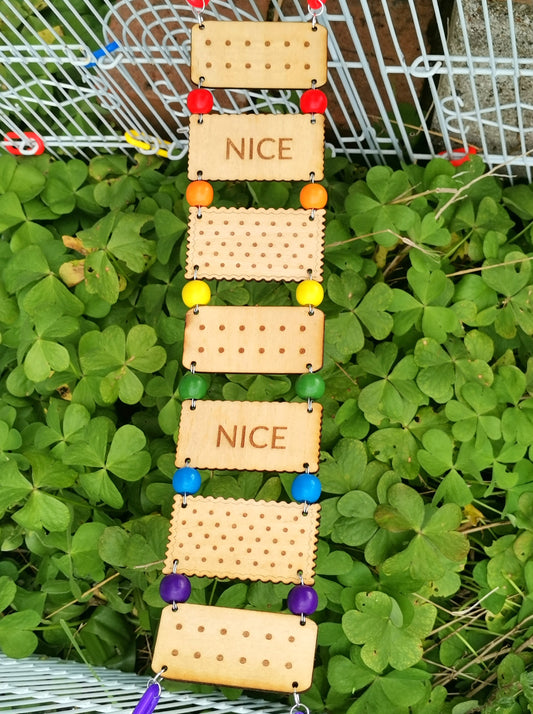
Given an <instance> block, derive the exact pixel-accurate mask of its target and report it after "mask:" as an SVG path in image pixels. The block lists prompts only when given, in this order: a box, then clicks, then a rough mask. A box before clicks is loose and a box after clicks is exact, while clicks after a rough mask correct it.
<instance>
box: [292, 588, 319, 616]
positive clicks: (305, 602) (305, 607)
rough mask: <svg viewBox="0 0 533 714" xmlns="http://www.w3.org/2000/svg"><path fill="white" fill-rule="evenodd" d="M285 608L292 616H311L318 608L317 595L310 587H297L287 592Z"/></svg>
mask: <svg viewBox="0 0 533 714" xmlns="http://www.w3.org/2000/svg"><path fill="white" fill-rule="evenodd" d="M287 606H288V608H289V610H290V611H291V612H292V614H293V615H312V614H313V612H315V610H316V609H317V607H318V595H317V593H316V590H314V588H312V587H311V586H310V585H297V586H296V587H294V588H293V589H292V590H291V591H290V592H289V597H288V598H287Z"/></svg>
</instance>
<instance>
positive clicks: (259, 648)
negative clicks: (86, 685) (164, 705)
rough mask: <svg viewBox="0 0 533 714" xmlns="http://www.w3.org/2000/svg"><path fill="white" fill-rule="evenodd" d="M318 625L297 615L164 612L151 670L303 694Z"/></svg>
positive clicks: (200, 609) (190, 607)
mask: <svg viewBox="0 0 533 714" xmlns="http://www.w3.org/2000/svg"><path fill="white" fill-rule="evenodd" d="M316 639H317V626H316V623H315V622H313V621H312V620H309V619H307V621H306V623H305V625H304V626H301V625H300V620H299V618H298V617H297V616H295V615H285V614H282V613H273V612H258V611H256V610H237V609H234V608H226V607H210V606H208V605H194V604H188V603H184V604H182V605H179V606H178V609H177V610H176V611H175V612H173V610H172V606H171V605H169V606H168V607H166V608H164V610H163V612H162V616H161V622H160V625H159V632H158V635H157V640H156V643H155V649H154V657H153V661H152V669H153V670H154V672H160V671H161V670H162V669H163V668H164V667H166V671H165V673H164V677H165V678H167V679H177V680H181V681H185V682H204V683H208V684H217V685H226V686H230V687H243V688H246V689H261V690H265V691H273V692H293V691H294V690H297V691H300V692H301V691H305V690H306V689H309V687H310V686H311V681H312V676H313V663H314V656H315V648H316Z"/></svg>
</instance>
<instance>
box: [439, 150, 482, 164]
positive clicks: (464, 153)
mask: <svg viewBox="0 0 533 714" xmlns="http://www.w3.org/2000/svg"><path fill="white" fill-rule="evenodd" d="M474 154H477V149H476V148H474V147H473V146H469V147H468V148H467V149H463V148H461V149H454V150H453V151H452V153H451V154H449V153H448V152H447V151H441V152H440V154H439V156H442V157H443V158H445V159H449V161H450V164H451V165H452V166H462V165H463V164H464V163H465V162H466V161H470V157H471V156H474Z"/></svg>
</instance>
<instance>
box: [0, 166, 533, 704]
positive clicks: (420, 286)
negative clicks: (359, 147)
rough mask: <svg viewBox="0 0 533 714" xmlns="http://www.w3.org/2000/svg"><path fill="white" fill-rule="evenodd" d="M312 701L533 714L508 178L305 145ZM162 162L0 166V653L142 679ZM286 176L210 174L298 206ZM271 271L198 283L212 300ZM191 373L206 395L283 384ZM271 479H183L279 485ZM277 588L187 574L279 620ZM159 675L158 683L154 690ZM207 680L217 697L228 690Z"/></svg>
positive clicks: (172, 273)
mask: <svg viewBox="0 0 533 714" xmlns="http://www.w3.org/2000/svg"><path fill="white" fill-rule="evenodd" d="M326 172H327V176H326V181H325V182H324V183H325V185H327V188H328V192H329V196H330V202H329V206H328V227H327V233H326V251H325V274H324V284H325V286H326V294H327V297H326V299H325V301H324V303H323V305H322V308H323V309H324V311H325V313H326V317H327V320H326V324H327V328H326V348H325V366H324V369H323V375H324V377H325V380H326V385H327V391H326V395H325V396H324V398H323V400H322V402H323V405H324V414H325V416H324V424H323V439H322V456H321V468H320V478H321V480H322V484H323V495H322V523H321V531H320V545H319V551H318V568H317V572H318V576H317V584H316V587H317V590H318V592H319V596H320V604H319V610H318V612H317V614H316V619H317V621H318V622H319V623H320V625H319V649H318V653H317V663H316V672H315V678H314V684H313V688H312V689H311V690H310V692H309V693H308V694H307V695H306V696H305V701H306V703H307V704H308V706H309V707H310V708H311V710H312V711H313V712H330V714H343V713H345V712H349V714H359V713H363V712H382V711H383V712H385V711H386V712H388V713H390V714H408V713H410V712H411V713H412V714H432V713H435V714H441V713H442V712H449V713H450V714H451V713H453V714H464V713H466V712H485V713H486V714H495V713H496V712H498V713H506V714H515V713H518V712H523V711H532V710H533V672H532V669H531V654H530V649H531V642H532V641H533V561H532V559H531V555H532V553H533V466H532V463H531V456H532V441H533V439H532V434H533V399H532V397H531V395H532V394H533V359H532V358H531V357H530V355H531V354H532V352H533V349H532V348H533V339H532V334H533V311H532V296H533V276H532V272H531V259H532V256H533V252H532V249H531V239H532V227H533V190H532V189H531V188H530V187H529V186H527V185H525V184H517V185H516V186H514V187H510V186H507V187H504V184H503V183H502V181H501V180H500V179H499V178H498V177H497V176H495V175H493V174H494V173H496V172H492V174H491V173H490V172H487V171H486V168H485V167H484V165H483V163H482V161H481V159H480V158H478V157H473V158H472V159H471V160H470V161H469V162H467V163H465V164H464V165H463V166H461V167H459V168H457V169H456V168H454V167H453V166H451V165H450V164H449V163H448V162H447V161H445V160H444V159H434V160H433V161H431V162H429V163H428V164H427V165H426V166H425V167H423V166H405V167H402V168H401V169H399V170H393V169H392V168H387V167H383V166H378V167H374V168H372V169H370V170H369V171H368V172H366V171H365V170H362V169H359V168H358V167H356V166H353V165H350V164H348V162H347V161H346V160H345V159H343V158H330V159H329V160H328V161H327V162H326ZM187 183H188V182H187V179H186V176H185V173H184V165H183V164H182V163H180V162H174V163H167V162H164V160H163V159H160V158H157V157H153V156H152V157H146V156H137V157H136V158H135V160H128V159H127V158H126V157H122V156H104V157H96V158H94V159H93V160H92V161H91V162H90V164H89V165H86V164H85V163H83V162H82V161H79V160H77V159H71V160H65V161H56V160H53V159H51V158H50V157H48V156H46V155H44V156H40V157H35V158H25V159H21V160H17V159H15V158H14V157H12V156H8V155H4V156H2V157H0V233H1V236H2V239H1V240H0V334H1V343H0V474H1V477H0V481H1V489H0V514H1V516H2V517H1V520H0V547H1V549H2V559H1V561H0V611H1V612H2V613H3V614H2V615H1V616H0V647H1V648H2V649H3V650H4V652H6V653H7V654H8V655H10V656H13V657H24V656H27V655H29V654H31V653H32V652H34V651H36V652H39V653H42V654H48V655H54V656H60V657H63V658H70V659H77V660H83V661H87V662H88V663H90V664H91V665H101V664H105V665H107V666H109V667H116V668H121V669H124V670H128V671H139V672H147V671H148V668H149V661H150V651H151V643H152V637H153V634H154V632H155V629H156V627H157V623H158V620H159V611H160V609H161V608H162V607H163V603H162V601H161V600H160V598H159V595H158V583H159V580H160V577H161V576H160V570H161V561H162V558H163V555H164V551H165V544H166V538H167V530H168V518H169V515H170V508H171V501H172V495H173V491H172V486H171V477H172V474H173V471H174V466H173V462H174V453H173V452H174V445H175V436H176V430H177V427H178V420H179V413H180V404H181V400H180V394H179V387H178V384H179V380H180V377H181V375H182V368H181V365H180V357H181V352H182V337H183V321H184V315H185V311H186V308H185V306H184V305H183V304H182V301H181V297H180V293H181V288H182V286H183V284H184V282H185V279H184V276H183V267H182V266H183V264H184V254H185V240H184V238H185V227H186V225H185V224H186V215H187V206H186V203H185V201H184V192H185V188H186V186H187ZM299 188H300V187H299V185H297V184H294V185H292V184H279V183H276V184H267V183H249V184H246V183H241V184H239V183H228V182H224V183H220V184H215V203H216V204H217V205H227V206H235V205H243V206H248V205H255V206H264V207H296V206H298V192H299ZM294 290H295V285H292V284H287V285H284V284H282V285H277V286H276V285H273V284H270V283H269V284H263V283H230V282H228V283H227V282H219V283H216V282H213V283H212V292H213V302H214V303H216V304H235V305H238V304H259V305H289V304H293V303H294ZM294 381H295V379H294V378H291V377H288V376H276V377H270V376H265V375H260V376H257V375H240V376H238V375H215V376H213V377H212V378H211V379H210V390H209V393H208V396H209V398H215V399H218V398H222V399H250V400H277V399H283V400H295V399H298V398H297V397H296V395H295V390H294ZM293 477H294V474H279V475H278V474H268V473H265V474H262V473H252V474H250V473H228V472H218V471H214V472H208V471H205V472H203V485H202V491H201V493H203V494H204V495H213V496H226V497H235V498H240V497H244V498H258V499H261V498H264V499H267V500H268V499H286V500H288V499H289V496H288V494H289V493H290V484H291V481H292V478H293ZM288 589H289V586H285V585H272V584H265V583H253V584H250V583H248V582H242V583H236V584H235V583H229V582H223V581H216V580H207V579H200V578H193V596H192V600H193V601H195V602H200V603H212V604H216V605H220V606H233V607H248V608H257V609H266V610H282V609H284V608H285V607H286V602H285V600H286V596H287V592H288ZM177 686H179V685H177ZM227 694H228V696H233V697H235V696H238V693H236V692H234V691H230V690H227Z"/></svg>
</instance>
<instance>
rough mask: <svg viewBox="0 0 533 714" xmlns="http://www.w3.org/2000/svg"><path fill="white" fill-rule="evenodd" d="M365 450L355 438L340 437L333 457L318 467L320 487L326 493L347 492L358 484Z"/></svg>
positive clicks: (364, 463)
mask: <svg viewBox="0 0 533 714" xmlns="http://www.w3.org/2000/svg"><path fill="white" fill-rule="evenodd" d="M366 462H367V457H366V450H365V447H364V445H363V444H362V442H360V441H357V440H356V439H341V440H340V441H339V443H338V444H337V445H336V446H335V448H334V449H333V458H332V459H330V460H328V461H325V462H324V463H323V464H322V465H321V468H320V480H321V481H322V488H323V489H324V491H326V492H327V493H347V492H348V491H351V490H353V489H356V488H357V486H358V485H359V484H360V482H361V479H362V476H363V472H364V469H365V466H366Z"/></svg>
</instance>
